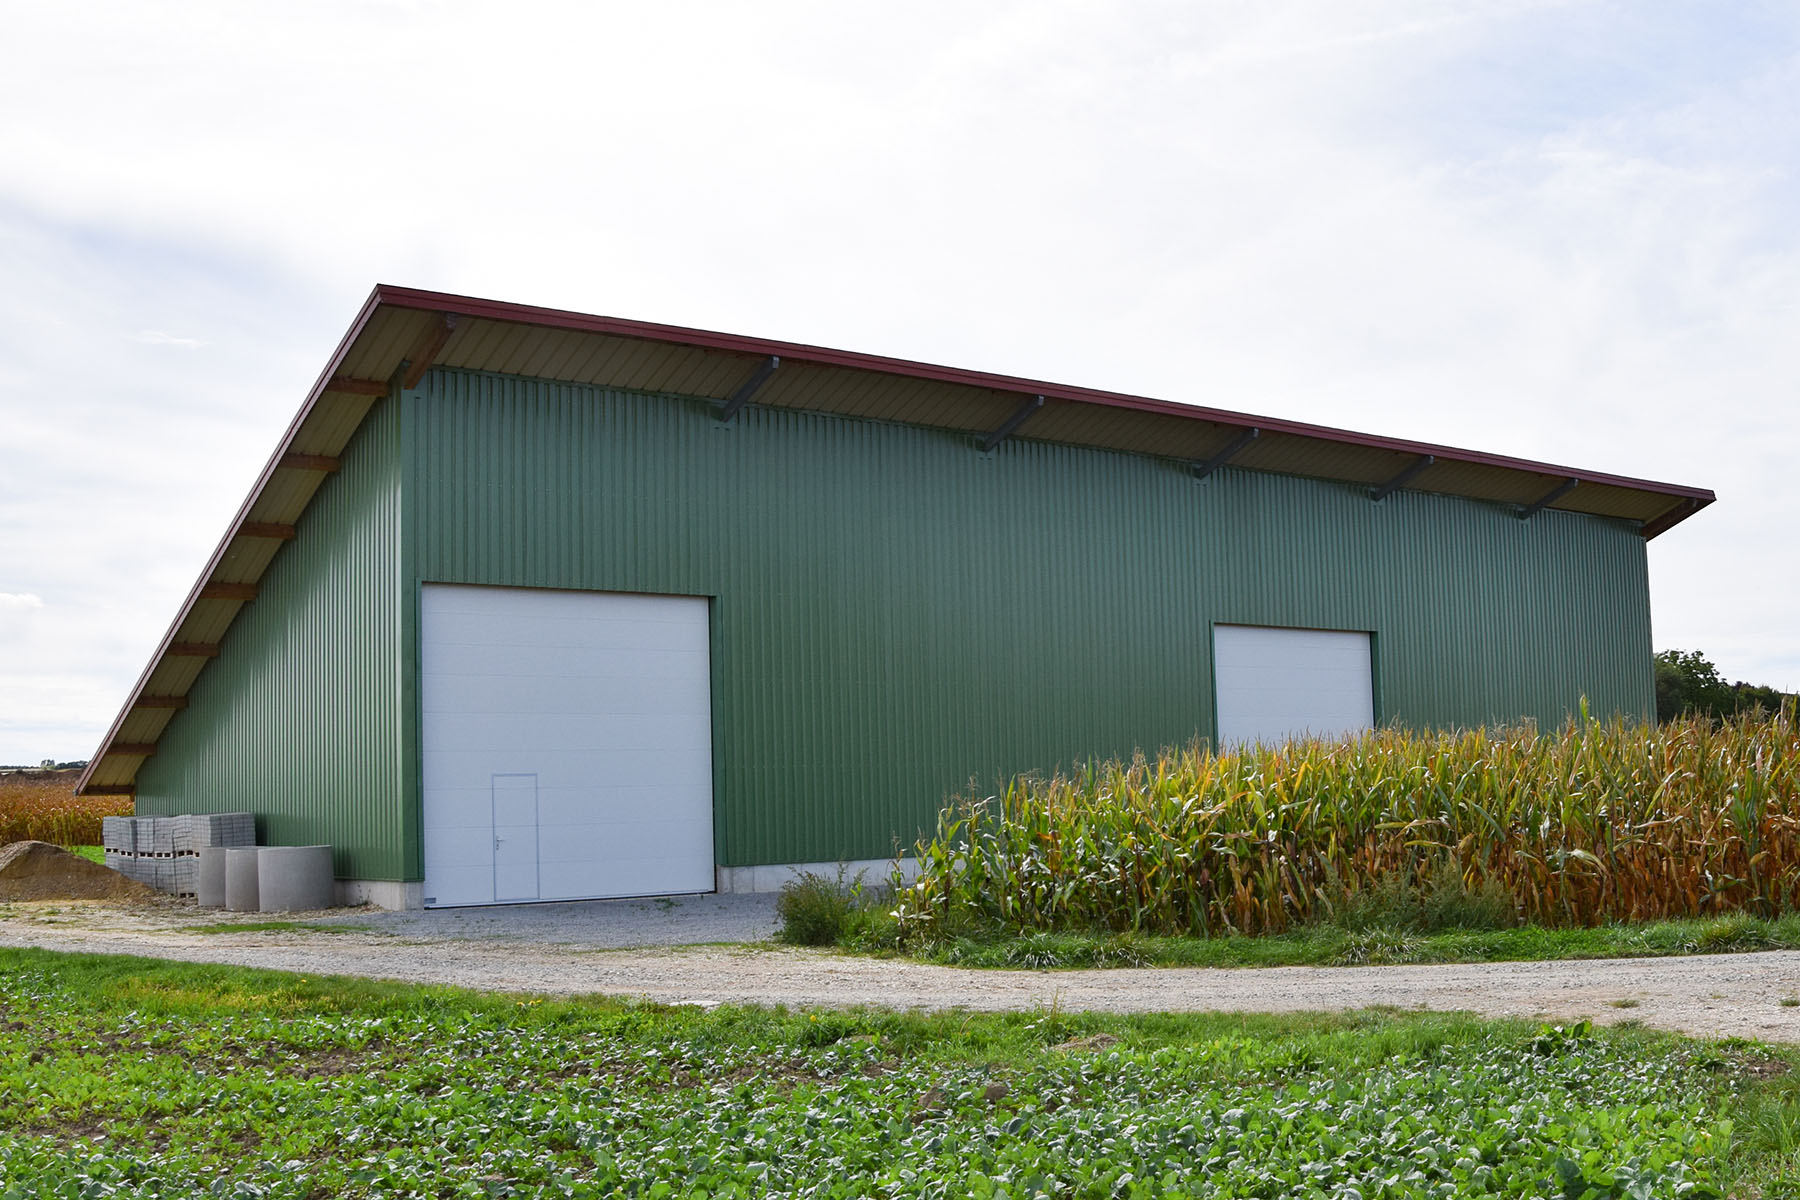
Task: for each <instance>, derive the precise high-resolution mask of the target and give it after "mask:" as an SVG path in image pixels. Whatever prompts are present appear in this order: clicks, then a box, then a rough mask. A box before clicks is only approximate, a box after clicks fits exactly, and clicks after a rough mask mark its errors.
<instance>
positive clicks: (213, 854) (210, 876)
mask: <svg viewBox="0 0 1800 1200" xmlns="http://www.w3.org/2000/svg"><path fill="white" fill-rule="evenodd" d="M194 899H195V900H196V901H198V902H199V905H200V907H201V908H224V907H225V847H223V846H202V847H200V868H199V872H198V873H197V875H196V876H195V880H194Z"/></svg>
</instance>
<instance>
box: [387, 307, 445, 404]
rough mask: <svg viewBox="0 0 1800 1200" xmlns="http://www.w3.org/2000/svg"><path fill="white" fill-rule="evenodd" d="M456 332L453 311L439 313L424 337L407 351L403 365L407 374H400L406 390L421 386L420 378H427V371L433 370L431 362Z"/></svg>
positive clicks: (434, 360)
mask: <svg viewBox="0 0 1800 1200" xmlns="http://www.w3.org/2000/svg"><path fill="white" fill-rule="evenodd" d="M455 332H456V317H455V315H454V314H452V313H439V314H438V320H437V322H436V323H435V324H434V325H432V327H431V329H430V330H429V331H427V333H426V334H425V336H424V337H422V338H420V339H419V341H418V343H417V344H416V345H415V346H413V348H412V349H411V350H410V351H409V352H408V353H407V355H406V358H405V359H404V360H403V361H402V363H401V366H402V367H403V368H404V369H405V374H403V375H401V376H400V386H401V388H402V389H404V390H406V391H409V392H410V391H411V390H412V389H414V388H416V387H418V386H419V380H421V379H423V378H425V372H427V371H429V370H431V364H432V363H434V362H436V361H437V356H438V355H439V354H440V353H442V352H443V349H444V343H445V342H448V341H449V340H450V335H451V334H453V333H455Z"/></svg>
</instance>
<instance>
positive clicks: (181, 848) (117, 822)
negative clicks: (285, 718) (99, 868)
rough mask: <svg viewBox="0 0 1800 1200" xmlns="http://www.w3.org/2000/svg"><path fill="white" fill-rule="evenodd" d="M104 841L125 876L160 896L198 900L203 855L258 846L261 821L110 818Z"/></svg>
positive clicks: (242, 816) (210, 816)
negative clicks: (206, 851)
mask: <svg viewBox="0 0 1800 1200" xmlns="http://www.w3.org/2000/svg"><path fill="white" fill-rule="evenodd" d="M100 836H101V840H102V841H103V843H104V848H105V850H106V865H107V866H109V867H111V868H112V869H113V870H115V871H117V872H119V874H121V875H124V876H125V877H126V878H128V879H135V880H137V881H138V882H139V883H147V884H149V885H150V886H151V887H153V888H155V889H156V890H157V891H159V892H168V893H170V894H171V895H175V896H192V895H195V894H196V893H197V891H198V889H199V873H200V851H201V849H203V848H204V847H207V846H254V845H256V820H255V818H254V817H252V816H251V815H250V814H249V813H247V812H237V813H193V814H187V815H184V816H179V817H107V818H105V819H104V820H103V821H102V822H101V828H100Z"/></svg>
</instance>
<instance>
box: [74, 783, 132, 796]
mask: <svg viewBox="0 0 1800 1200" xmlns="http://www.w3.org/2000/svg"><path fill="white" fill-rule="evenodd" d="M81 794H82V795H83V796H135V795H137V784H135V783H90V784H88V785H87V786H86V787H84V788H82V789H81Z"/></svg>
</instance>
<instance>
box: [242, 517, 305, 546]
mask: <svg viewBox="0 0 1800 1200" xmlns="http://www.w3.org/2000/svg"><path fill="white" fill-rule="evenodd" d="M236 536H238V537H253V538H277V539H279V540H281V541H284V542H285V541H289V540H291V539H292V538H293V536H294V527H293V526H292V525H284V524H282V523H281V522H279V521H245V522H244V523H243V524H242V525H239V526H238V527H237V535H236Z"/></svg>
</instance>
